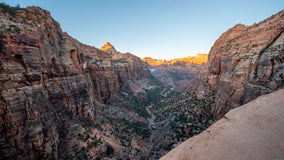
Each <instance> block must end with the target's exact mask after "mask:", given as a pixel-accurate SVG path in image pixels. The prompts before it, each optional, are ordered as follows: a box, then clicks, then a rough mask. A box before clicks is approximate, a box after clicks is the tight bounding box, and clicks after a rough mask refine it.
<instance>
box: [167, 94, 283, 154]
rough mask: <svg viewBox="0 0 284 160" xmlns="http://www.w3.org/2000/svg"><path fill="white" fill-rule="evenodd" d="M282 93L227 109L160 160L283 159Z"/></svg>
mask: <svg viewBox="0 0 284 160" xmlns="http://www.w3.org/2000/svg"><path fill="white" fill-rule="evenodd" d="M283 95H284V90H283V89H280V90H278V91H275V92H273V93H271V94H268V95H264V96H261V97H258V98H257V99H255V100H253V101H251V102H249V103H248V104H245V105H243V106H242V107H240V108H236V109H233V110H231V111H229V112H228V113H227V114H226V115H225V117H224V118H222V119H220V120H219V121H217V122H216V123H215V124H213V125H212V126H211V127H209V128H208V129H206V130H205V131H203V132H202V133H201V134H199V135H197V136H195V137H192V138H190V139H188V140H187V141H185V142H183V143H181V144H180V145H179V146H177V147H176V148H175V149H173V150H172V151H170V152H169V153H168V154H166V155H165V156H164V157H162V158H161V160H188V159H193V160H195V159H197V160H206V159H220V160H226V159H231V160H238V159H259V160H266V159H283V157H284V152H283V151H284V146H283V142H284V139H283V134H284V127H283V126H284V121H283V116H284V100H283Z"/></svg>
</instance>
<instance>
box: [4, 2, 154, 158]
mask: <svg viewBox="0 0 284 160" xmlns="http://www.w3.org/2000/svg"><path fill="white" fill-rule="evenodd" d="M0 24H1V28H0V71H1V75H0V82H1V83H0V91H1V92H0V137H1V138H0V154H1V156H0V157H1V158H4V159H6V158H11V159H42V158H43V159H44V158H47V157H49V158H54V159H57V158H58V157H57V156H58V153H59V151H60V147H58V146H59V143H61V142H62V140H64V127H66V125H65V124H66V123H67V121H68V120H69V119H72V118H74V117H78V116H79V117H85V118H87V119H90V120H93V119H94V118H95V113H96V106H97V104H98V103H101V102H103V101H105V100H107V99H108V98H110V96H111V95H112V94H114V93H116V92H118V91H119V89H120V86H121V85H122V84H123V83H125V82H126V81H127V80H128V79H137V78H141V77H145V76H148V75H149V71H148V69H147V67H146V64H145V63H144V62H142V61H141V60H140V59H139V58H138V57H135V56H133V55H131V54H129V53H127V54H120V53H107V52H104V51H101V50H99V49H97V48H94V47H91V46H87V45H83V44H81V43H79V42H78V41H76V40H74V39H73V38H72V37H70V36H69V35H68V34H67V33H64V32H62V30H61V28H60V25H59V24H58V23H57V22H56V21H54V20H53V19H52V18H51V16H50V13H49V12H48V11H45V10H42V9H40V8H38V7H28V8H27V9H16V8H10V7H7V6H3V5H2V6H1V7H0ZM114 54H115V56H114ZM59 139H61V140H59Z"/></svg>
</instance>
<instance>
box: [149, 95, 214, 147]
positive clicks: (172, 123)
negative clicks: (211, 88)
mask: <svg viewBox="0 0 284 160" xmlns="http://www.w3.org/2000/svg"><path fill="white" fill-rule="evenodd" d="M213 102H214V92H211V93H210V94H209V95H208V96H207V97H206V99H197V97H196V95H195V93H193V92H190V91H188V92H186V93H182V94H180V95H177V96H175V97H172V98H169V99H167V100H165V101H163V102H161V103H158V104H157V105H154V106H153V109H155V112H156V115H157V118H156V121H166V122H168V123H167V124H166V125H165V126H164V129H165V130H166V132H164V133H161V134H163V135H161V136H163V137H164V139H163V142H156V143H157V144H156V145H159V146H161V148H163V149H164V150H170V149H172V148H173V146H174V145H175V144H178V143H181V142H182V141H184V140H186V139H188V138H190V137H192V136H194V135H196V134H199V133H200V132H202V131H203V130H205V129H206V128H208V126H210V125H211V124H212V123H213V122H214V119H213V117H212V115H211V107H210V106H211V105H212V104H213ZM158 113H159V114H158Z"/></svg>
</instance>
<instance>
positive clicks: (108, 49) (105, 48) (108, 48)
mask: <svg viewBox="0 0 284 160" xmlns="http://www.w3.org/2000/svg"><path fill="white" fill-rule="evenodd" d="M100 50H102V51H105V52H117V51H116V49H115V48H114V46H113V45H112V44H111V43H110V42H106V43H105V44H104V45H103V46H102V47H101V48H100Z"/></svg>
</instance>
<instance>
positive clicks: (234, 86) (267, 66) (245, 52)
mask: <svg viewBox="0 0 284 160" xmlns="http://www.w3.org/2000/svg"><path fill="white" fill-rule="evenodd" d="M283 31H284V11H281V12H279V13H278V14H276V15H274V16H272V17H270V18H268V19H267V20H264V21H262V22H260V23H259V24H254V25H252V26H249V27H247V26H244V25H241V24H238V25H236V26H234V27H233V28H231V29H229V30H228V31H227V32H225V33H223V34H222V36H221V37H220V38H219V39H218V40H217V41H216V42H215V44H214V46H213V47H212V49H211V51H210V53H209V61H208V64H207V69H206V71H205V72H202V73H201V74H200V78H201V79H203V80H204V81H205V83H207V84H209V85H210V88H211V89H214V90H216V97H217V98H216V100H215V106H214V107H213V109H212V112H213V113H214V115H215V117H217V118H220V117H222V116H223V115H224V114H225V113H226V112H228V111H229V110H230V109H232V108H235V107H238V106H240V105H242V104H245V103H247V102H249V101H251V100H253V99H255V98H257V97H258V96H260V95H263V94H267V93H270V92H272V91H275V90H277V89H279V88H282V87H283V84H284V81H283V80H284V68H283V65H284V63H283V62H284V32H283ZM203 84H204V83H203ZM203 84H202V85H200V86H199V89H198V90H199V94H200V95H202V93H206V91H205V90H206V87H205V88H204V85H203Z"/></svg>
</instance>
